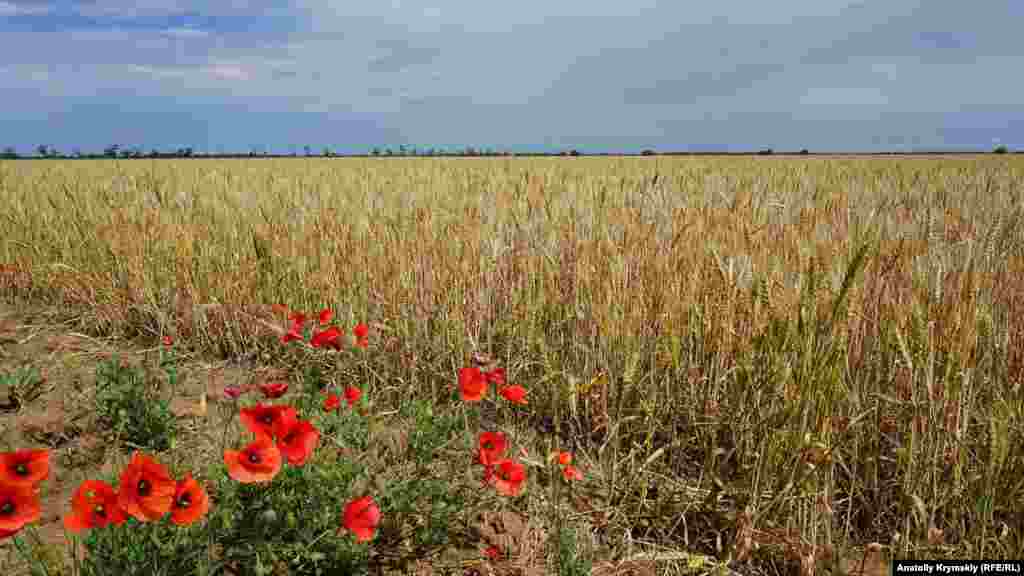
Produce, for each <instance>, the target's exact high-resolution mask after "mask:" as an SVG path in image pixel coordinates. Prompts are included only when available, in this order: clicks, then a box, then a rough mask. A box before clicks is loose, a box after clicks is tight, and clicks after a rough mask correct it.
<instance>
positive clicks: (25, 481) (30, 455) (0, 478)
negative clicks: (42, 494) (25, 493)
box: [0, 450, 50, 488]
mask: <svg viewBox="0 0 1024 576" xmlns="http://www.w3.org/2000/svg"><path fill="white" fill-rule="evenodd" d="M49 475H50V451H49V450H15V451H14V452H0V484H8V485H11V486H17V487H23V488H31V487H33V486H35V485H36V484H38V483H39V482H40V481H42V480H45V479H46V477H47V476H49Z"/></svg>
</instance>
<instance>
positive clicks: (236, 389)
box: [224, 384, 245, 400]
mask: <svg viewBox="0 0 1024 576" xmlns="http://www.w3.org/2000/svg"><path fill="white" fill-rule="evenodd" d="M243 392H245V390H243V389H242V387H241V386H237V385H235V384H228V385H227V386H225V387H224V396H226V397H227V398H228V399H229V400H237V399H238V397H239V396H241V395H242V393H243Z"/></svg>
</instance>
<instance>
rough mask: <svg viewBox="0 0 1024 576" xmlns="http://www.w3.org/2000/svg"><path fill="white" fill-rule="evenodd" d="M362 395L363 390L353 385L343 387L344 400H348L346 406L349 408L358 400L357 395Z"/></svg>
mask: <svg viewBox="0 0 1024 576" xmlns="http://www.w3.org/2000/svg"><path fill="white" fill-rule="evenodd" d="M362 395H363V391H362V390H360V389H359V388H356V387H355V386H349V387H347V388H345V401H346V402H348V407H349V408H351V407H352V406H353V405H355V403H356V402H359V397H360V396H362Z"/></svg>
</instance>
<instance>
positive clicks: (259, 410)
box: [238, 404, 297, 438]
mask: <svg viewBox="0 0 1024 576" xmlns="http://www.w3.org/2000/svg"><path fill="white" fill-rule="evenodd" d="M238 418H239V419H240V420H241V421H242V425H244V426H245V427H246V428H247V429H249V431H250V432H252V433H253V434H255V435H257V436H266V437H268V438H273V437H274V427H275V426H276V425H277V423H278V422H280V421H282V420H285V421H288V420H295V419H296V418H297V414H296V412H295V408H292V407H291V406H269V405H266V404H257V405H255V406H252V407H249V408H242V410H241V411H240V412H239V415H238Z"/></svg>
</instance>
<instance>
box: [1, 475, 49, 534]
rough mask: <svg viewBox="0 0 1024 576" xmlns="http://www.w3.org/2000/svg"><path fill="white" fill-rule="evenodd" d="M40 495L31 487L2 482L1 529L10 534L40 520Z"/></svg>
mask: <svg viewBox="0 0 1024 576" xmlns="http://www.w3.org/2000/svg"><path fill="white" fill-rule="evenodd" d="M39 511H40V507H39V496H38V495H37V494H36V493H35V491H34V490H33V489H32V488H31V487H24V486H13V485H10V484H0V531H5V536H10V535H12V534H14V533H15V532H17V531H18V530H21V529H22V527H24V526H25V525H26V524H30V523H32V522H35V521H36V520H39Z"/></svg>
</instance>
